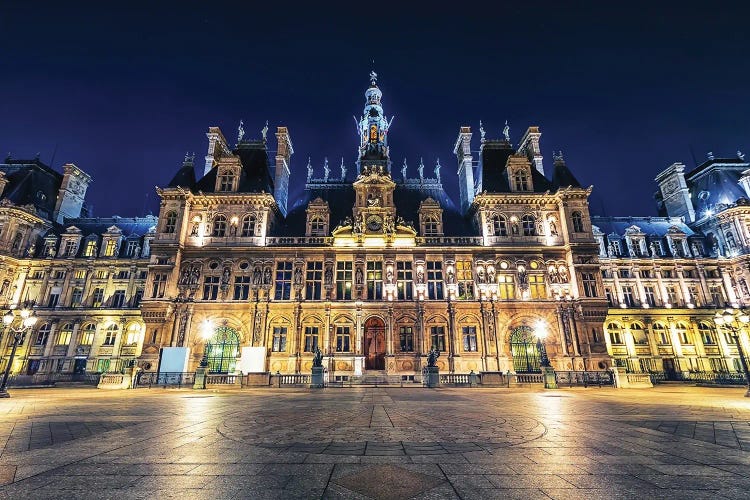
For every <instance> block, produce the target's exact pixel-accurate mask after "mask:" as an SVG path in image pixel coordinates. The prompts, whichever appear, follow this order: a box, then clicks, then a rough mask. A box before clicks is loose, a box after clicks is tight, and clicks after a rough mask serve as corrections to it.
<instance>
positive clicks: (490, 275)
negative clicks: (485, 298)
mask: <svg viewBox="0 0 750 500" xmlns="http://www.w3.org/2000/svg"><path fill="white" fill-rule="evenodd" d="M487 282H488V283H494V282H495V268H494V267H493V266H490V267H488V268H487Z"/></svg>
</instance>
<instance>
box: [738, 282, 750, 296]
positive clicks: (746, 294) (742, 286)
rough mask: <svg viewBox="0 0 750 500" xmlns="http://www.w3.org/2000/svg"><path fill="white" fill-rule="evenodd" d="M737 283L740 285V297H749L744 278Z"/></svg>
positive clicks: (749, 291) (749, 293)
mask: <svg viewBox="0 0 750 500" xmlns="http://www.w3.org/2000/svg"><path fill="white" fill-rule="evenodd" d="M739 283H740V290H742V295H744V296H745V297H747V296H748V295H750V290H749V289H748V287H747V281H745V278H740V279H739Z"/></svg>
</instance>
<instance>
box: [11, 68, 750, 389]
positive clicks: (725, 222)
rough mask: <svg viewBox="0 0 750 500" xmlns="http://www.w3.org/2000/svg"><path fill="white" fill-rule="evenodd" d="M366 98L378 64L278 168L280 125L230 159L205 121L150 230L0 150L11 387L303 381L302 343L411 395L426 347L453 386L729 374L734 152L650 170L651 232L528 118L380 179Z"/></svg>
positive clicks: (376, 120) (377, 108) (737, 297)
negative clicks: (182, 375)
mask: <svg viewBox="0 0 750 500" xmlns="http://www.w3.org/2000/svg"><path fill="white" fill-rule="evenodd" d="M382 97H383V96H382V92H381V90H380V89H379V88H378V85H377V75H376V74H375V73H374V72H373V73H371V75H370V79H369V86H368V87H367V89H366V91H365V103H364V110H363V112H362V114H361V116H360V117H359V118H357V119H356V120H357V124H356V125H357V128H356V130H357V134H358V137H356V138H355V137H354V134H352V138H351V139H352V144H351V145H352V147H355V146H356V147H358V154H357V157H356V158H352V159H351V160H353V161H351V162H345V161H344V160H342V161H341V164H340V165H339V164H338V162H332V164H330V165H329V163H328V161H327V160H326V161H325V163H324V164H323V165H322V168H321V166H318V167H316V168H313V166H312V164H311V163H310V162H309V161H307V160H306V159H305V160H303V161H293V155H294V147H293V139H292V137H293V135H292V133H291V131H290V129H288V128H287V127H285V126H278V127H277V128H276V130H275V132H274V131H273V130H272V131H270V132H269V130H268V127H267V126H266V127H265V128H263V130H262V131H260V132H258V133H257V135H256V136H254V137H250V136H249V135H252V134H249V135H248V137H246V136H245V132H244V130H243V129H242V126H240V129H239V133H238V137H237V140H236V143H234V144H232V143H230V141H228V140H227V139H226V137H225V135H224V134H223V133H222V131H221V130H220V129H219V128H218V127H209V128H208V133H207V134H206V135H207V138H208V147H207V153H206V156H205V163H204V164H203V162H202V161H201V165H196V164H195V158H194V156H186V158H185V160H184V162H183V164H182V166H181V167H179V168H175V173H174V174H173V176H171V175H170V176H171V177H172V179H171V180H169V177H167V178H166V179H155V180H154V182H156V183H159V184H160V187H158V188H157V193H158V196H159V197H160V207H159V213H158V217H156V216H147V217H135V218H127V217H117V216H112V217H93V216H92V215H91V214H90V213H89V209H88V208H87V204H86V192H87V189H88V186H89V184H90V183H91V180H92V179H91V177H90V176H89V175H88V174H86V172H85V171H84V170H82V169H81V168H79V167H77V166H76V165H74V164H66V165H63V166H62V168H61V170H62V172H60V171H59V170H58V169H55V168H52V167H50V166H47V165H45V164H44V163H42V162H41V161H40V160H39V159H38V158H37V159H33V160H21V159H15V158H11V157H8V158H6V159H5V161H4V162H3V163H2V164H0V192H1V193H2V195H1V200H0V262H1V265H0V302H2V304H0V306H2V307H3V308H4V310H9V309H18V308H22V307H28V308H31V309H33V311H34V314H35V316H36V318H37V321H36V323H35V324H34V325H33V326H32V327H30V328H28V329H27V331H26V332H25V333H24V334H23V335H21V337H20V338H19V339H18V340H17V341H16V340H14V338H15V337H14V335H13V334H12V333H11V331H10V330H9V329H8V327H3V328H5V331H4V332H3V333H4V335H2V338H1V339H0V354H2V360H1V361H0V363H1V364H0V369H3V370H4V369H5V368H6V366H7V364H8V362H9V359H10V358H11V350H12V349H13V350H14V357H13V361H12V365H11V370H10V372H11V374H13V375H17V376H28V377H35V376H37V377H38V376H46V375H48V374H92V373H112V372H120V371H122V370H123V369H124V368H125V367H137V368H139V369H140V371H141V373H142V374H147V373H155V372H159V371H162V372H163V371H173V372H194V371H195V370H196V368H197V367H198V366H199V364H200V363H201V361H202V359H203V358H204V355H205V359H203V361H204V363H205V362H206V361H207V363H208V367H207V369H208V372H209V373H210V374H239V373H240V372H242V373H244V374H248V373H271V374H277V373H278V374H281V375H293V374H309V373H310V370H311V367H312V365H313V361H314V356H315V354H316V352H317V351H318V349H319V350H320V352H321V353H322V356H323V359H322V363H323V367H324V369H325V372H326V376H327V379H328V380H330V381H332V382H333V381H350V382H353V383H356V382H357V381H361V380H363V379H364V378H366V377H367V376H368V375H369V376H377V377H384V378H389V377H397V378H398V379H400V380H406V381H412V380H420V377H421V374H422V373H423V370H424V368H425V367H426V365H427V358H428V353H429V352H430V351H431V350H432V349H436V350H437V351H439V353H440V355H439V357H438V358H437V362H436V364H437V366H438V368H439V370H440V371H441V372H442V373H448V374H469V373H471V372H474V373H476V374H491V373H505V374H507V373H508V372H510V373H515V374H524V373H540V372H541V371H542V369H543V366H542V365H543V364H546V363H545V362H546V361H547V358H548V360H549V362H550V363H551V366H552V367H553V368H554V369H555V370H558V371H605V370H611V369H613V368H615V367H619V368H621V369H623V370H624V371H626V372H627V373H632V374H638V373H644V374H656V375H658V376H660V377H663V378H666V379H672V378H674V379H678V378H680V377H683V376H685V375H686V374H691V373H714V374H716V373H727V374H739V373H741V371H742V366H741V365H742V363H741V357H740V355H741V352H742V351H743V350H744V351H747V349H748V347H750V346H748V339H747V332H746V331H745V330H744V328H738V329H736V330H737V331H739V336H737V334H736V333H737V331H733V330H730V329H729V328H727V327H723V326H722V325H721V323H720V322H717V321H716V319H715V316H716V313H717V312H720V311H724V310H725V309H727V308H735V309H739V308H741V307H744V306H747V305H748V304H749V303H750V290H749V289H748V279H750V276H748V273H749V269H750V267H748V256H749V255H750V202H749V201H748V198H750V164H748V162H746V161H745V160H744V155H743V154H742V153H741V152H739V151H738V152H737V153H736V155H734V154H733V155H730V157H720V156H716V157H714V155H713V154H709V156H708V159H707V160H706V161H705V162H704V163H702V164H700V165H698V166H697V167H696V168H693V169H688V168H686V166H685V165H683V164H682V163H679V162H676V163H673V164H672V165H670V166H668V167H667V168H666V169H664V170H663V171H662V172H661V173H659V174H658V175H657V176H656V186H655V189H656V190H657V194H656V198H657V203H658V209H659V213H660V215H659V216H652V217H638V216H623V217H596V216H593V215H591V214H590V210H589V203H588V198H589V196H590V194H591V192H592V187H589V186H586V185H582V184H581V183H580V182H579V180H578V179H577V178H576V176H575V175H574V173H573V171H572V170H574V169H571V168H569V167H568V166H567V165H566V163H565V160H564V158H563V155H562V153H556V154H554V155H553V158H552V161H551V162H550V161H549V160H547V161H546V162H545V161H544V160H545V159H544V158H543V156H542V154H541V148H540V138H541V131H540V128H539V127H536V126H532V127H529V128H528V129H527V130H526V131H525V132H524V133H523V134H522V135H521V136H520V138H518V140H517V141H516V140H511V137H510V129H509V127H508V126H507V124H506V127H505V129H504V130H503V131H502V134H498V136H499V137H492V136H490V135H489V134H486V133H485V130H484V128H483V127H482V125H481V123H480V125H479V127H478V128H475V129H472V128H471V127H468V126H462V127H460V128H458V130H457V136H456V140H455V144H454V146H453V152H454V154H455V159H454V160H451V161H450V162H447V161H446V162H445V165H441V163H440V162H439V161H430V162H429V164H425V163H424V162H423V161H420V162H419V163H418V164H416V163H412V164H409V165H407V163H406V162H404V163H403V164H399V163H394V162H393V161H392V158H393V157H394V154H393V153H392V152H391V150H390V149H389V146H388V136H389V132H390V131H389V127H390V125H391V120H389V118H388V117H387V115H386V113H385V108H384V106H383V103H382V102H381V100H382ZM352 100H353V102H356V101H355V99H352ZM258 129H260V127H258ZM355 141H358V143H356V142H355ZM232 142H234V141H232ZM305 164H306V167H305ZM177 166H178V165H177ZM657 167H659V166H657ZM663 167H665V166H661V168H663ZM305 168H306V169H307V172H306V182H305V186H304V192H303V195H302V196H301V197H299V198H296V199H293V198H292V197H291V196H290V173H291V172H292V171H294V172H295V175H294V177H293V178H294V179H300V181H301V179H303V178H304V177H305V172H304V169H305ZM444 168H446V169H450V170H451V171H453V169H456V171H457V174H458V175H457V177H458V190H457V192H458V199H457V200H454V199H451V197H449V196H448V194H447V193H446V190H445V188H444V184H443V181H442V180H441V169H444ZM196 171H197V172H198V174H196ZM168 180H169V182H165V181H168ZM451 188H453V186H451ZM291 191H295V190H291ZM296 191H302V190H301V189H299V190H296ZM14 343H15V344H17V345H16V346H14V345H13V344H14ZM545 353H546V355H545ZM167 365H168V366H167Z"/></svg>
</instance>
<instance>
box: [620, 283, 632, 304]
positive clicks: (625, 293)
mask: <svg viewBox="0 0 750 500" xmlns="http://www.w3.org/2000/svg"><path fill="white" fill-rule="evenodd" d="M622 299H623V301H624V302H625V305H626V306H628V307H634V306H635V299H634V298H633V287H632V286H624V287H622Z"/></svg>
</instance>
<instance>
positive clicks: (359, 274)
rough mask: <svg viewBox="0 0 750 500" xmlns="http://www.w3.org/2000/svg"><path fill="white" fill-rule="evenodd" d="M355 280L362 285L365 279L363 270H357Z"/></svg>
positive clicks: (359, 268)
mask: <svg viewBox="0 0 750 500" xmlns="http://www.w3.org/2000/svg"><path fill="white" fill-rule="evenodd" d="M354 279H355V280H356V281H355V283H356V284H357V285H358V286H361V285H362V282H363V277H362V268H361V267H358V268H357V272H356V273H355V278H354Z"/></svg>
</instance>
